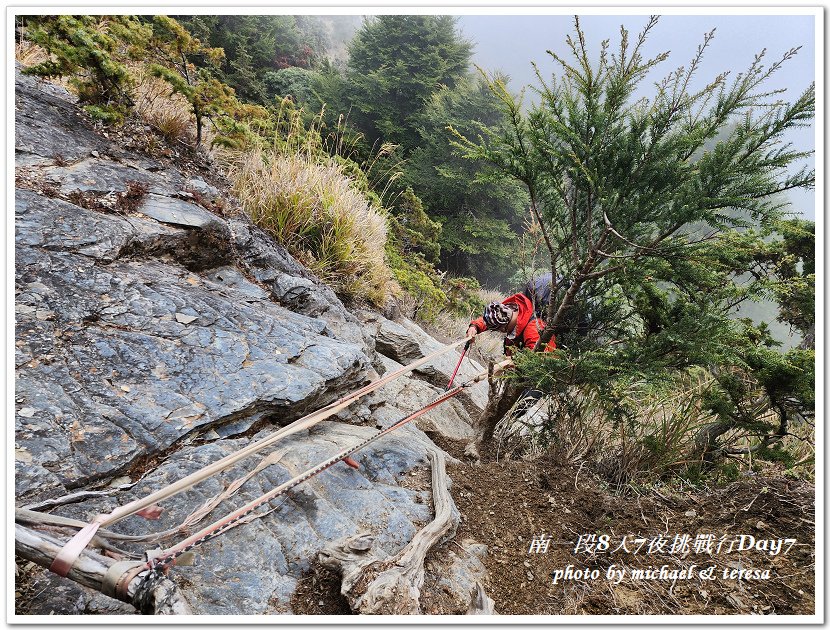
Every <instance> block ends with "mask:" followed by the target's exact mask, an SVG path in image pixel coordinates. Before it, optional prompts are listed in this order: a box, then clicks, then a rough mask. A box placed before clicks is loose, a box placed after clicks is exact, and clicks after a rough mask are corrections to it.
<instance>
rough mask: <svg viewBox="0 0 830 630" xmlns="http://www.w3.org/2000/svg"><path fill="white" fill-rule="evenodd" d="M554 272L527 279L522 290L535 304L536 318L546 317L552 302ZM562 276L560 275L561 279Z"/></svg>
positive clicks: (534, 312)
mask: <svg viewBox="0 0 830 630" xmlns="http://www.w3.org/2000/svg"><path fill="white" fill-rule="evenodd" d="M552 279H553V274H551V273H546V274H545V275H543V276H537V277H535V278H531V279H530V280H528V281H527V283H526V284H525V286H524V289H523V290H522V293H523V294H524V295H525V296H526V297H527V299H529V300H530V301H531V303H532V304H533V314H534V315H535V317H536V319H544V317H545V311H546V310H547V308H548V302H550V296H551V293H552V290H553V286H552V285H553V282H552ZM561 279H562V277H561V276H560V277H559V280H561Z"/></svg>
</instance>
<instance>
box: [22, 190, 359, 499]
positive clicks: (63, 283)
mask: <svg viewBox="0 0 830 630" xmlns="http://www.w3.org/2000/svg"><path fill="white" fill-rule="evenodd" d="M33 197H34V198H35V199H33ZM28 201H34V202H35V203H34V205H36V206H37V207H38V212H40V213H48V212H49V210H50V209H51V210H52V212H53V213H54V214H55V215H59V214H60V213H62V212H67V213H68V212H69V211H74V212H75V214H76V215H78V214H81V215H83V214H86V215H94V214H96V213H93V212H92V211H87V210H83V209H80V208H78V209H74V210H72V208H71V204H54V203H52V202H51V200H48V199H46V200H44V199H42V198H39V199H38V198H37V196H35V195H31V194H28V193H21V194H20V195H19V203H18V204H17V207H18V209H19V212H20V216H21V217H27V216H28V209H29V207H30V204H29V203H27V202H28ZM65 206H70V208H67V207H65ZM96 219H98V217H94V216H90V217H89V221H88V223H96V227H97V230H96V231H95V232H93V233H86V234H84V236H83V238H82V239H81V242H80V243H79V245H80V248H79V249H82V250H84V251H85V252H86V253H87V255H86V256H85V255H81V254H79V253H75V252H73V251H72V250H73V247H72V245H73V243H72V242H71V237H67V236H66V235H61V236H60V237H59V238H60V239H61V242H60V244H59V245H58V247H56V249H59V251H50V249H51V248H41V247H39V246H34V247H33V246H32V244H33V243H35V242H37V239H38V237H37V236H36V235H33V234H32V233H31V231H32V230H34V231H37V230H38V226H39V225H42V224H40V223H39V222H38V221H34V220H30V221H22V220H21V221H19V222H18V230H17V236H18V238H19V242H20V243H25V244H26V245H27V246H20V247H18V251H17V265H16V275H17V289H18V291H19V293H18V295H17V300H16V306H18V313H17V315H18V318H17V339H18V341H17V347H16V351H17V366H18V370H17V394H16V395H17V399H18V400H19V401H20V402H19V403H18V404H20V405H21V407H29V408H32V409H35V413H34V415H33V416H32V417H29V418H20V424H19V427H18V432H17V444H18V446H19V448H21V449H24V450H26V451H28V452H29V453H31V454H32V461H31V462H30V463H28V464H27V465H40V466H43V467H45V468H47V470H50V471H51V472H53V473H55V474H56V475H58V477H59V478H61V479H62V483H63V484H64V485H66V486H68V487H74V486H77V485H80V484H83V483H86V482H87V481H89V480H90V479H94V478H96V477H99V476H101V475H104V474H109V473H113V472H115V471H118V470H121V469H124V468H125V467H126V466H127V465H129V464H130V463H131V462H132V461H133V460H134V459H135V458H136V457H138V456H139V455H142V454H144V453H147V452H155V451H158V450H164V449H166V448H168V447H170V446H171V445H172V444H174V443H175V442H176V441H178V440H179V439H181V438H182V437H184V436H186V435H188V434H190V433H191V432H194V431H198V430H206V429H208V428H218V429H220V430H221V429H223V428H225V429H227V426H228V423H229V422H232V423H233V428H232V429H231V430H230V431H229V432H230V433H233V432H240V431H244V430H247V429H248V428H249V427H250V426H251V425H252V424H254V423H255V422H257V421H258V420H260V419H262V418H265V417H269V418H272V419H273V420H274V421H275V422H278V423H279V422H281V423H285V422H286V421H287V420H291V419H293V418H296V417H298V416H299V415H300V413H301V412H302V411H303V410H305V409H310V408H312V407H314V406H320V405H322V404H325V403H327V402H328V401H329V400H331V399H333V398H334V397H336V392H338V391H342V390H343V389H345V388H348V387H349V386H351V385H353V384H354V383H359V382H360V381H361V379H362V377H363V375H364V374H365V372H366V370H367V369H368V359H367V358H366V357H365V355H364V354H363V353H362V352H361V349H360V348H359V347H357V346H354V345H351V344H346V343H343V342H341V341H338V340H336V339H333V338H331V337H327V336H325V335H323V334H322V333H323V331H324V330H325V328H326V324H325V322H323V321H322V320H319V319H313V318H309V317H306V316H304V315H300V314H297V313H292V312H290V311H288V310H286V309H284V308H282V307H280V306H277V305H275V304H273V303H272V302H270V301H267V300H264V299H263V298H262V296H261V295H259V296H256V295H252V292H251V290H250V287H249V286H248V285H245V286H244V288H243V290H242V291H240V290H238V289H237V288H235V287H234V286H224V287H219V286H217V285H216V284H215V282H214V281H211V280H210V278H213V279H214V280H215V279H216V274H215V273H214V274H213V275H212V276H211V275H210V274H208V278H203V277H202V276H200V275H199V274H197V273H193V272H190V271H188V270H187V269H186V268H184V267H181V266H179V265H176V264H175V263H173V262H161V261H159V260H156V259H150V260H143V259H139V260H136V259H127V260H121V259H119V258H115V257H116V255H117V254H116V252H115V251H114V250H117V251H121V250H122V249H123V245H124V241H125V240H126V239H127V237H126V236H125V233H126V232H127V230H128V228H127V227H126V226H123V225H122V226H119V225H118V224H117V223H116V220H115V219H112V220H109V221H105V220H97V221H96ZM106 219H108V217H107V218H106ZM77 222H78V224H82V223H86V222H85V221H84V220H83V219H82V218H77ZM108 228H114V229H108ZM145 232H147V233H149V236H150V238H156V237H157V236H158V234H159V232H158V231H156V232H154V231H152V230H146V231H142V232H141V233H140V234H139V235H135V234H133V235H131V238H140V236H142V235H143V234H144V233H145ZM46 238H47V240H49V239H50V237H46ZM96 238H101V240H102V241H103V242H95V239H96ZM60 250H63V251H60ZM66 250H69V251H66ZM90 254H93V255H97V256H101V257H103V258H115V260H113V262H111V263H110V264H109V265H107V266H99V265H97V264H96V260H95V256H90ZM219 275H221V273H220V274H219ZM249 284H250V283H249ZM20 307H23V308H20ZM26 307H28V308H26ZM183 322H187V323H183ZM102 452H105V453H106V455H105V456H103V455H102Z"/></svg>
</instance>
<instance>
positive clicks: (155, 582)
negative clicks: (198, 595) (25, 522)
mask: <svg viewBox="0 0 830 630" xmlns="http://www.w3.org/2000/svg"><path fill="white" fill-rule="evenodd" d="M14 527H15V534H14V538H15V546H14V547H15V554H16V555H18V556H20V557H21V558H25V559H26V560H29V561H30V562H34V563H35V564H37V565H39V566H42V567H46V568H48V567H49V566H51V564H52V562H53V561H54V559H55V556H57V555H58V552H59V551H60V550H61V549H62V548H63V546H64V544H65V543H64V542H62V541H60V540H58V539H57V538H53V537H51V536H49V535H48V534H44V533H42V532H38V531H35V530H32V529H28V528H26V527H23V526H22V525H18V524H15V526H14ZM114 564H116V561H115V560H113V559H111V558H107V557H105V556H101V555H99V554H97V553H94V552H91V551H84V552H82V553H81V555H80V557H79V558H78V559H77V561H76V562H75V563H74V564H73V565H72V568H71V569H70V570H69V573H68V575H67V576H66V577H68V578H69V579H70V580H72V581H73V582H77V583H78V584H81V585H82V586H86V587H89V588H92V589H94V590H96V591H101V592H102V593H104V592H105V581H106V580H105V576H106V575H107V572H108V571H109V570H110V568H111V567H112V566H113V565H114ZM145 574H146V571H144V572H141V573H139V574H138V575H135V576H134V577H133V578H132V579H131V580H130V582H129V585H128V586H127V589H126V596H125V597H124V601H126V602H127V603H128V604H132V605H133V606H135V607H136V608H137V609H138V610H140V611H141V612H142V613H144V614H150V615H189V614H192V612H191V610H190V606H189V605H188V603H187V601H186V600H185V599H184V597H183V596H182V595H181V593H180V592H179V590H178V589H177V588H176V585H175V584H174V583H173V582H172V581H171V580H169V579H168V578H166V577H164V576H161V575H158V576H156V577H155V578H154V579H152V580H148V581H147V582H146V583H145V581H144V579H143V578H144V576H145Z"/></svg>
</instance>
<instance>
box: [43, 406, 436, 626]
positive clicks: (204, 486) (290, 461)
mask: <svg viewBox="0 0 830 630" xmlns="http://www.w3.org/2000/svg"><path fill="white" fill-rule="evenodd" d="M272 431H273V429H268V430H265V431H262V432H260V433H258V434H256V435H254V436H253V437H251V438H238V439H227V440H221V441H218V442H213V443H210V444H205V445H202V446H198V447H188V448H184V449H182V450H180V451H178V452H176V453H174V454H172V455H171V456H170V457H168V458H167V459H166V460H165V462H164V463H163V464H162V465H161V466H159V467H158V468H157V469H156V470H154V471H153V472H152V473H150V474H149V475H147V477H145V478H144V479H142V480H141V481H140V482H139V483H137V484H135V485H134V486H133V487H132V488H131V489H130V490H129V491H127V492H122V493H118V495H116V496H113V497H96V498H94V499H90V500H88V501H85V502H84V503H81V504H77V505H68V506H64V507H62V508H60V509H59V510H58V511H57V513H60V514H61V515H63V516H69V517H72V518H81V519H88V518H90V515H92V514H95V513H96V512H98V511H110V510H112V509H114V508H115V507H117V505H119V504H122V503H124V502H126V501H129V500H132V499H135V498H138V497H141V496H145V495H146V494H147V493H148V492H151V491H153V490H155V489H157V488H160V487H163V486H166V485H168V484H170V483H172V482H173V481H176V480H178V479H181V478H182V477H184V476H186V475H188V474H190V473H192V472H194V471H195V470H197V469H199V468H200V467H203V466H205V465H207V464H209V463H210V462H213V461H216V460H218V459H219V458H221V457H224V456H225V455H227V454H229V453H231V452H235V451H237V450H239V449H240V448H243V447H245V446H246V445H248V444H250V443H251V442H252V441H255V440H260V439H264V438H266V437H267V436H268V435H270V434H271V432H272ZM375 433H376V431H375V430H374V429H372V428H369V427H359V426H353V425H344V424H341V423H336V422H323V423H321V424H319V425H317V426H316V427H314V428H313V429H311V430H310V431H307V432H301V433H298V434H295V435H293V436H290V437H288V438H286V439H285V440H283V441H280V442H277V443H276V445H275V446H274V447H269V449H268V450H266V451H265V452H264V453H262V454H258V455H255V456H253V457H251V458H249V459H247V460H244V461H243V462H242V463H240V464H239V465H238V466H236V467H234V468H232V469H230V470H228V471H225V472H223V473H221V474H220V475H218V476H216V477H213V478H210V479H208V480H205V481H204V482H202V483H200V484H198V485H197V486H195V487H194V488H193V489H191V490H189V491H187V492H184V493H182V494H179V495H177V496H175V497H172V498H171V499H169V500H167V501H164V502H162V504H161V506H162V507H163V508H164V512H163V513H162V515H161V518H160V519H158V520H154V521H147V520H144V519H142V518H140V517H138V516H132V517H128V518H127V519H125V520H123V521H121V522H119V523H116V524H115V525H113V526H111V527H110V529H112V530H116V531H119V532H121V533H125V534H130V535H143V534H147V533H152V532H161V531H165V530H167V529H169V528H174V527H176V526H177V525H179V524H180V523H181V522H182V521H183V520H184V519H185V518H186V517H187V516H188V515H190V514H191V513H193V512H195V511H196V510H198V509H199V508H201V507H202V505H203V504H205V502H206V501H208V500H209V499H211V498H212V497H214V496H216V495H218V494H219V493H221V492H222V491H223V490H224V489H225V488H227V487H228V486H229V485H230V484H231V483H232V482H233V481H234V480H236V479H238V478H240V477H242V476H244V475H245V474H246V473H249V472H251V471H252V470H253V469H254V468H255V467H256V466H257V465H258V464H259V463H260V462H262V460H263V458H264V457H268V456H269V455H271V454H272V453H278V455H277V456H276V457H275V459H278V461H276V462H275V463H273V464H271V465H270V466H267V467H265V468H264V469H262V470H261V471H260V472H259V473H257V474H256V475H254V476H252V477H251V478H250V480H248V481H246V482H245V483H244V484H243V485H242V486H241V487H240V489H239V491H238V492H237V493H236V494H234V495H233V496H231V497H229V498H228V499H226V500H225V501H224V502H223V503H222V504H221V505H220V506H219V507H217V508H216V509H215V510H213V511H212V512H211V513H210V514H209V515H208V516H207V517H205V518H204V519H203V520H202V521H200V522H198V523H197V524H195V525H192V526H191V531H196V530H197V529H199V528H201V527H204V526H205V525H207V524H208V523H211V522H213V521H214V520H217V519H219V518H221V517H222V516H223V515H225V514H227V513H229V512H230V511H232V510H233V509H235V508H238V507H241V506H242V505H244V504H246V503H248V502H249V501H251V500H252V499H254V498H256V497H259V496H260V495H262V494H264V493H265V492H267V491H269V490H270V489H272V488H274V487H276V486H278V485H279V484H281V483H284V482H285V481H287V480H289V479H291V478H293V477H294V476H296V475H299V474H300V473H302V472H303V471H305V470H306V469H308V468H310V467H311V466H313V465H315V464H317V463H318V462H320V461H322V460H324V459H325V458H326V457H329V456H331V455H333V454H335V453H337V452H338V451H340V450H342V449H345V448H348V447H350V446H353V445H356V444H358V443H360V442H362V441H363V440H365V439H366V438H368V437H370V436H372V435H374V434H375ZM431 448H435V447H434V446H433V445H432V444H431V442H430V441H429V440H428V439H427V438H426V436H424V434H423V433H421V432H420V431H418V430H417V429H416V428H414V427H412V426H406V427H402V428H401V429H399V430H398V431H395V432H393V433H391V434H389V435H387V436H385V437H383V438H381V439H380V440H378V441H376V442H374V443H373V444H371V445H369V446H367V447H365V448H364V449H362V450H360V451H358V452H357V453H355V454H354V455H353V457H354V459H355V460H356V461H357V462H358V463H359V464H360V469H359V470H355V469H353V468H350V467H349V466H346V465H345V464H343V463H338V464H335V465H334V466H332V467H331V468H329V469H327V470H325V471H323V472H322V473H320V474H318V475H316V476H314V477H312V478H311V479H309V480H308V481H306V482H303V483H302V484H301V485H299V486H298V487H297V488H296V489H294V490H292V491H290V492H289V493H288V494H287V495H285V496H282V497H278V498H276V499H273V500H272V501H271V502H270V503H267V504H265V505H263V506H261V507H260V508H258V510H257V511H256V512H255V514H256V515H257V516H258V518H256V519H254V520H252V521H250V522H248V523H245V524H243V525H241V526H239V527H236V528H235V529H232V530H230V531H229V532H227V533H225V534H223V535H222V536H220V537H219V538H217V539H215V540H213V541H209V542H206V543H204V544H202V545H200V546H198V547H197V548H196V549H195V551H196V554H197V558H196V562H195V565H194V566H185V567H176V568H174V569H173V573H172V577H173V578H174V580H175V581H176V583H177V584H178V585H179V588H180V590H181V592H182V595H183V596H184V598H185V599H186V600H187V601H188V603H189V604H190V605H191V607H192V609H193V611H194V613H196V614H245V615H255V614H280V613H290V612H292V607H291V598H292V596H293V594H294V591H295V589H296V586H297V582H298V581H299V580H300V579H302V577H303V575H304V573H305V572H306V571H308V570H309V569H310V568H311V564H310V563H311V560H313V559H314V558H315V557H316V555H317V552H319V551H320V550H321V549H322V548H323V547H324V546H325V545H326V544H327V543H329V542H330V541H332V540H336V539H337V538H340V537H343V536H349V535H353V534H357V533H358V532H361V531H371V532H372V533H373V534H374V535H375V537H376V544H377V545H378V546H379V547H381V548H382V549H383V550H384V551H385V552H387V553H389V554H394V553H396V552H397V551H399V550H400V549H401V548H403V547H404V546H405V545H406V544H407V543H408V542H409V541H410V540H411V539H412V536H413V535H414V534H415V532H417V531H418V529H420V528H421V527H423V525H424V524H425V523H427V522H429V521H430V520H431V519H432V509H431V507H430V501H431V496H432V494H431V489H430V486H429V481H428V480H429V475H430V465H429V461H428V458H427V452H428V450H429V449H431ZM183 537H184V536H183V535H181V534H180V535H179V536H177V537H175V538H173V539H168V540H166V541H162V542H160V543H157V544H160V545H161V546H163V547H165V548H166V547H168V546H170V545H171V544H172V543H173V542H174V541H175V540H178V539H181V538H183ZM152 546H153V545H151V544H149V543H147V544H144V545H143V546H138V547H136V550H138V551H141V550H144V549H148V548H151V547H152Z"/></svg>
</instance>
